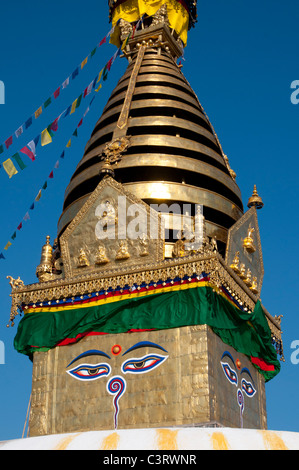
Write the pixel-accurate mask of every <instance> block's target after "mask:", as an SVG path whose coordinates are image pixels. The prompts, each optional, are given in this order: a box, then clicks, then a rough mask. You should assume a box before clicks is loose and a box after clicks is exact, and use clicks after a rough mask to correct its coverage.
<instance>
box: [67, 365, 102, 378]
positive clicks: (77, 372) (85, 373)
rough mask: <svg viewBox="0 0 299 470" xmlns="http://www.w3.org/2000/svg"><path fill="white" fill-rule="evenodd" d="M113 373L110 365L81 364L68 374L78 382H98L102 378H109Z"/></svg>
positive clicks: (68, 371)
mask: <svg viewBox="0 0 299 470" xmlns="http://www.w3.org/2000/svg"><path fill="white" fill-rule="evenodd" d="M110 372H111V368H110V366H109V364H105V363H104V364H80V365H79V366H77V367H74V368H73V369H71V370H67V373H68V374H70V375H72V376H73V377H75V379H78V380H96V379H99V378H101V377H107V376H108V375H109V374H110Z"/></svg>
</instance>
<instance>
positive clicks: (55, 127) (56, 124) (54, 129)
mask: <svg viewBox="0 0 299 470" xmlns="http://www.w3.org/2000/svg"><path fill="white" fill-rule="evenodd" d="M58 121H59V118H56V119H55V121H53V122H52V124H51V131H54V132H56V131H57V129H58Z"/></svg>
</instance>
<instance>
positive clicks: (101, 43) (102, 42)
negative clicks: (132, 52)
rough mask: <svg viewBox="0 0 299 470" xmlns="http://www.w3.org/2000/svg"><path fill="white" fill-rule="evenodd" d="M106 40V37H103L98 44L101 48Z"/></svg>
mask: <svg viewBox="0 0 299 470" xmlns="http://www.w3.org/2000/svg"><path fill="white" fill-rule="evenodd" d="M106 40H107V37H106V36H105V37H104V38H103V39H102V41H101V42H100V44H99V46H102V45H103V44H105V42H106Z"/></svg>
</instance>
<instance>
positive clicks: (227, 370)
mask: <svg viewBox="0 0 299 470" xmlns="http://www.w3.org/2000/svg"><path fill="white" fill-rule="evenodd" d="M221 365H222V368H223V372H224V374H225V375H226V377H227V379H228V380H229V381H230V382H231V383H232V384H234V385H238V376H237V374H236V372H235V371H234V370H233V369H232V368H231V367H230V366H229V364H228V363H227V362H221Z"/></svg>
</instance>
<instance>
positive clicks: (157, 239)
mask: <svg viewBox="0 0 299 470" xmlns="http://www.w3.org/2000/svg"><path fill="white" fill-rule="evenodd" d="M60 246H61V256H62V259H63V263H64V269H65V277H66V279H69V278H74V277H77V276H82V275H91V274H94V273H103V274H111V273H116V272H124V271H127V270H128V269H130V268H131V269H132V268H135V267H143V266H144V265H147V264H153V263H157V262H159V261H162V260H163V258H164V227H163V223H162V219H161V215H160V214H159V213H158V212H156V211H154V210H152V209H151V208H150V206H148V205H147V204H145V203H144V202H143V201H141V200H140V199H137V198H136V197H135V196H134V195H133V194H132V193H130V192H129V191H127V190H125V189H124V187H123V186H122V185H121V184H119V183H117V182H116V181H115V180H114V179H113V178H104V179H103V180H102V181H101V182H100V184H99V185H98V186H97V188H96V189H95V191H94V192H93V193H92V194H91V196H90V197H89V198H88V200H87V202H86V203H85V204H84V206H83V207H82V208H81V210H80V211H79V212H78V214H77V215H76V217H75V218H74V219H73V220H72V222H71V223H70V224H69V226H68V227H67V229H66V230H65V232H64V233H63V235H62V236H61V238H60Z"/></svg>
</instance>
